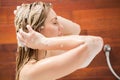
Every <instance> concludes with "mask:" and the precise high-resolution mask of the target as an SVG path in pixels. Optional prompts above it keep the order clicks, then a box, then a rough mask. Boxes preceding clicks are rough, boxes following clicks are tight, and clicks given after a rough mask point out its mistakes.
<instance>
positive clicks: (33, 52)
mask: <svg viewBox="0 0 120 80" xmlns="http://www.w3.org/2000/svg"><path fill="white" fill-rule="evenodd" d="M27 25H30V26H27ZM26 26H27V27H26ZM15 27H16V31H17V38H18V55H17V62H16V64H17V66H16V80H33V79H34V80H56V79H59V78H61V77H64V76H66V75H68V74H70V73H72V72H73V71H76V70H78V69H81V68H85V67H87V66H88V65H89V64H90V62H91V61H92V60H93V58H94V57H95V56H96V55H97V54H98V53H99V52H100V51H101V49H102V46H103V41H102V38H100V37H96V36H79V35H78V34H79V32H80V29H79V28H80V27H79V25H78V24H76V23H73V22H72V21H70V20H67V19H65V18H62V17H60V16H57V15H56V13H55V12H54V10H53V9H52V8H51V5H50V4H47V3H43V2H35V3H31V4H23V5H21V6H20V7H19V8H18V9H17V10H16V13H15ZM64 35H67V36H64ZM68 35H69V36H68Z"/></svg>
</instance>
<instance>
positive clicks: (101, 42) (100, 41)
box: [96, 37, 104, 51]
mask: <svg viewBox="0 0 120 80" xmlns="http://www.w3.org/2000/svg"><path fill="white" fill-rule="evenodd" d="M96 42H97V46H98V49H99V51H101V50H102V48H103V44H104V43H103V39H102V38H101V37H97V39H96Z"/></svg>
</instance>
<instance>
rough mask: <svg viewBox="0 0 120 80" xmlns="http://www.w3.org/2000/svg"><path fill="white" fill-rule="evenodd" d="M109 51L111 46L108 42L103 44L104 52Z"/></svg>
mask: <svg viewBox="0 0 120 80" xmlns="http://www.w3.org/2000/svg"><path fill="white" fill-rule="evenodd" d="M110 51H111V47H110V45H109V44H106V45H104V52H110Z"/></svg>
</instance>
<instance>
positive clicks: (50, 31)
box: [46, 25, 59, 37]
mask: <svg viewBox="0 0 120 80" xmlns="http://www.w3.org/2000/svg"><path fill="white" fill-rule="evenodd" d="M58 33H59V31H58V27H56V26H53V25H48V26H46V35H47V36H49V37H52V36H58Z"/></svg>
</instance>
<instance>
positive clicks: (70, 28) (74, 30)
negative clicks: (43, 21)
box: [57, 16, 81, 35]
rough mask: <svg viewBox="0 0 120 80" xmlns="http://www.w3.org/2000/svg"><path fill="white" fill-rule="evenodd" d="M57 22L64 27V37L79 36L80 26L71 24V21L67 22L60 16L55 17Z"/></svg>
mask: <svg viewBox="0 0 120 80" xmlns="http://www.w3.org/2000/svg"><path fill="white" fill-rule="evenodd" d="M57 18H58V22H59V23H61V24H62V25H63V27H64V29H63V34H64V35H78V34H80V31H81V29H80V25H78V24H76V23H74V22H72V21H71V20H68V19H66V18H63V17H61V16H57Z"/></svg>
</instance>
